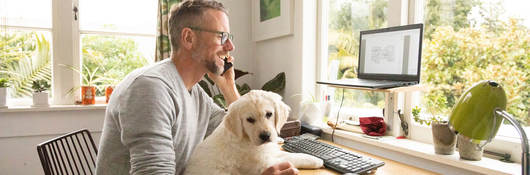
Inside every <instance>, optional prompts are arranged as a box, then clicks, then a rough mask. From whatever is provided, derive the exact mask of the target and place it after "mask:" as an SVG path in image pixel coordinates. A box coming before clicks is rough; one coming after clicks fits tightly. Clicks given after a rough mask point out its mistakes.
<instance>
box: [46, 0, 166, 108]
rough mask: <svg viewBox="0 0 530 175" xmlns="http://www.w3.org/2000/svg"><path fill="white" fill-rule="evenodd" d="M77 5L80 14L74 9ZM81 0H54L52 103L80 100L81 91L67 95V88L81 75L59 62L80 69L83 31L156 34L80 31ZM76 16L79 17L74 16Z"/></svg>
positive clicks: (68, 102)
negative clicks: (62, 66) (63, 67)
mask: <svg viewBox="0 0 530 175" xmlns="http://www.w3.org/2000/svg"><path fill="white" fill-rule="evenodd" d="M75 7H77V9H78V12H77V14H75V13H74V11H73V9H74V8H75ZM80 9H82V8H80V7H79V0H61V1H59V0H52V29H51V31H52V36H53V52H52V53H53V61H52V62H53V65H52V91H53V94H54V95H53V98H52V104H54V105H69V104H72V103H74V102H75V100H76V99H79V96H80V94H79V92H76V93H74V95H72V94H68V91H69V90H70V89H72V88H74V87H79V86H80V85H81V76H82V75H80V74H78V73H77V72H75V71H73V70H70V69H61V68H60V67H61V66H59V65H61V64H64V65H72V66H74V67H77V68H78V69H79V70H81V69H80V67H81V64H82V60H81V45H80V44H81V40H80V37H81V35H82V34H100V35H114V36H117V35H119V36H140V37H156V34H142V33H127V32H110V31H92V30H80V29H79V19H80V16H81V15H83V12H82V11H81V10H80ZM75 15H77V20H75V19H74V16H75Z"/></svg>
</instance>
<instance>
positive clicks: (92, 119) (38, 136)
mask: <svg viewBox="0 0 530 175" xmlns="http://www.w3.org/2000/svg"><path fill="white" fill-rule="evenodd" d="M104 113H105V111H104V109H95V110H90V109H87V110H76V111H30V112H0V174H20V175H24V174H31V175H33V174H44V172H43V170H42V166H41V163H40V160H39V156H38V154H37V144H39V143H42V142H44V141H47V140H49V139H52V138H54V137H57V136H60V135H62V134H65V133H69V132H72V131H76V130H79V129H83V128H86V129H88V130H89V131H91V134H92V137H93V138H94V141H95V142H96V144H98V143H99V137H100V135H101V126H103V119H104Z"/></svg>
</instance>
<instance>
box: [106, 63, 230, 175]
mask: <svg viewBox="0 0 530 175" xmlns="http://www.w3.org/2000/svg"><path fill="white" fill-rule="evenodd" d="M224 115H225V112H224V110H223V109H221V108H220V107H218V106H217V105H216V104H215V103H213V101H212V100H211V98H210V97H208V95H207V94H206V93H205V92H204V91H203V90H202V88H201V87H200V86H199V85H195V86H193V88H192V90H191V91H188V90H187V89H186V87H185V85H184V82H183V81H182V79H181V77H180V75H179V73H178V71H177V69H176V67H175V65H174V64H173V62H172V61H171V59H165V60H163V61H160V62H158V63H156V64H154V65H151V66H148V67H144V68H141V69H138V70H135V71H134V72H132V73H130V74H129V75H127V77H126V78H125V79H124V80H123V81H122V82H121V83H120V84H119V85H118V86H117V87H116V89H115V90H114V92H113V94H112V96H111V99H110V101H109V104H108V106H107V111H106V114H105V121H104V124H103V133H102V136H101V140H100V143H99V153H98V157H97V161H96V174H98V175H105V174H109V175H121V174H181V173H182V172H183V170H184V168H185V165H186V162H187V161H188V159H189V158H190V156H191V153H192V151H193V149H194V147H195V146H196V145H197V144H199V142H201V141H202V140H203V139H204V138H205V137H206V136H207V135H209V134H210V133H211V132H212V131H213V130H214V129H215V128H216V127H217V126H218V125H219V123H220V122H221V121H222V117H223V116H224Z"/></svg>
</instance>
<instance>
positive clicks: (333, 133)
mask: <svg viewBox="0 0 530 175" xmlns="http://www.w3.org/2000/svg"><path fill="white" fill-rule="evenodd" d="M342 102H344V88H342V98H341V100H340V106H339V111H338V112H337V120H335V126H333V131H332V132H331V142H335V141H334V139H333V136H334V135H335V129H336V128H337V125H338V124H339V114H340V109H341V108H342Z"/></svg>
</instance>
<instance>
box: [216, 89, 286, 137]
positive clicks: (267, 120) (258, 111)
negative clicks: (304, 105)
mask: <svg viewBox="0 0 530 175" xmlns="http://www.w3.org/2000/svg"><path fill="white" fill-rule="evenodd" d="M289 111H290V108H289V106H287V105H286V104H285V103H283V102H282V97H281V96H280V95H278V94H276V93H273V92H267V91H262V90H252V91H250V92H249V93H247V94H245V95H243V96H241V98H239V99H238V100H237V101H235V102H234V103H232V104H231V105H230V106H229V107H228V115H227V116H226V117H225V122H224V124H225V127H226V128H227V129H228V130H229V131H230V132H232V133H233V134H234V135H235V136H236V137H240V138H242V139H243V140H247V141H250V142H251V143H252V144H254V145H261V144H263V143H267V142H270V141H275V140H276V139H277V137H278V134H279V133H280V129H281V128H282V126H283V124H285V122H286V121H287V117H288V116H289Z"/></svg>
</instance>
